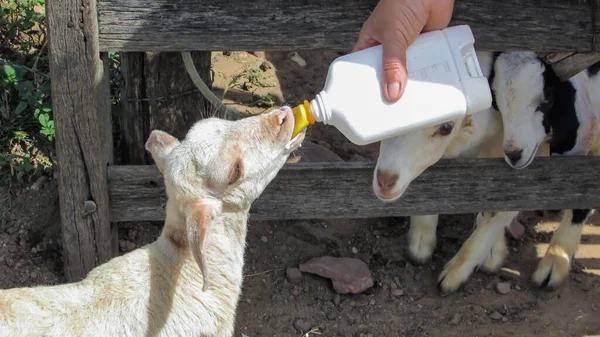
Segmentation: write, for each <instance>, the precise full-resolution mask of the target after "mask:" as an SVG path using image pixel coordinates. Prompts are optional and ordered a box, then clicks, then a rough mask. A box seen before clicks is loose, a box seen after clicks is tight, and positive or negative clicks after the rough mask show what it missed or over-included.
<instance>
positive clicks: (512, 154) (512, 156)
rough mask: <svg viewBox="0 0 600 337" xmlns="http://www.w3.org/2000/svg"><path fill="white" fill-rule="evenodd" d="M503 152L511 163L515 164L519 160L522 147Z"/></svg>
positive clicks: (521, 154)
mask: <svg viewBox="0 0 600 337" xmlns="http://www.w3.org/2000/svg"><path fill="white" fill-rule="evenodd" d="M504 154H505V155H506V158H508V160H510V162H511V163H513V164H515V163H517V162H518V161H519V160H521V157H522V156H523V149H517V150H513V151H504Z"/></svg>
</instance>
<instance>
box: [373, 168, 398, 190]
mask: <svg viewBox="0 0 600 337" xmlns="http://www.w3.org/2000/svg"><path fill="white" fill-rule="evenodd" d="M399 178H400V175H399V174H398V173H395V172H392V171H388V170H382V169H378V170H377V186H378V187H379V189H380V190H381V191H382V192H389V191H390V190H391V189H393V188H394V186H395V185H396V182H398V179H399Z"/></svg>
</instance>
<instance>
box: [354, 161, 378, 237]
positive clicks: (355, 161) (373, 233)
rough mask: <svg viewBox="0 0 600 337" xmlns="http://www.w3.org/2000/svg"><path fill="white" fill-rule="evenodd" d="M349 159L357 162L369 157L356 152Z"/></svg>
mask: <svg viewBox="0 0 600 337" xmlns="http://www.w3.org/2000/svg"><path fill="white" fill-rule="evenodd" d="M349 161H355V162H356V161H367V159H366V158H365V157H363V156H361V155H360V154H356V153H355V154H353V155H352V156H351V157H350V159H349ZM373 234H375V233H373ZM375 235H377V234H375Z"/></svg>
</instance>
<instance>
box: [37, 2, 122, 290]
mask: <svg viewBox="0 0 600 337" xmlns="http://www.w3.org/2000/svg"><path fill="white" fill-rule="evenodd" d="M46 15H47V18H48V28H49V34H50V45H49V52H50V73H51V76H52V84H51V85H52V107H53V112H54V120H55V128H56V153H57V159H58V186H59V199H60V213H61V228H62V229H61V231H62V238H63V258H64V265H65V277H66V278H67V280H68V281H76V280H80V279H82V278H83V277H85V275H86V274H87V273H88V271H90V270H91V269H93V268H94V267H96V266H98V265H100V264H102V263H104V262H106V261H108V260H109V259H110V258H112V257H114V256H115V255H116V254H117V250H116V249H117V246H116V240H115V236H114V234H115V233H116V232H115V231H114V228H113V229H111V224H110V216H109V204H108V189H107V184H106V167H107V165H108V163H109V162H110V161H111V158H112V155H111V151H112V145H111V144H112V138H111V137H108V138H107V135H110V127H111V125H110V98H109V96H108V93H109V90H108V85H109V84H108V83H109V82H108V74H107V72H106V68H105V64H104V63H103V61H102V59H101V58H100V49H99V44H98V24H97V21H96V19H97V15H96V1H95V0H62V1H47V2H46ZM107 123H108V125H107ZM106 128H109V130H108V131H107V130H106Z"/></svg>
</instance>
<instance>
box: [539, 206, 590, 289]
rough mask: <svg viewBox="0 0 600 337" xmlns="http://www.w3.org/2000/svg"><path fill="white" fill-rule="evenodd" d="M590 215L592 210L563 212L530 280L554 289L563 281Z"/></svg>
mask: <svg viewBox="0 0 600 337" xmlns="http://www.w3.org/2000/svg"><path fill="white" fill-rule="evenodd" d="M591 213H592V210H586V209H574V210H566V211H565V212H564V214H563V216H562V219H561V221H560V225H559V227H558V229H557V230H556V232H554V235H553V236H552V240H551V241H550V246H549V247H548V250H547V251H546V255H545V256H544V257H543V258H542V260H541V261H540V262H539V263H538V266H537V269H536V270H535V272H534V273H533V277H532V279H533V282H534V283H535V284H537V285H538V286H541V287H546V288H550V289H555V288H557V287H559V286H560V285H561V284H562V283H563V282H564V281H565V279H566V278H567V275H569V269H570V268H571V263H572V262H573V259H574V257H575V253H576V252H577V249H578V248H579V241H580V239H581V232H582V231H583V226H584V223H585V220H586V219H587V218H588V217H589V215H590V214H591Z"/></svg>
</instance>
